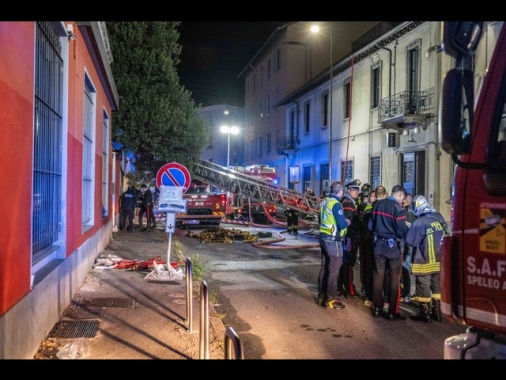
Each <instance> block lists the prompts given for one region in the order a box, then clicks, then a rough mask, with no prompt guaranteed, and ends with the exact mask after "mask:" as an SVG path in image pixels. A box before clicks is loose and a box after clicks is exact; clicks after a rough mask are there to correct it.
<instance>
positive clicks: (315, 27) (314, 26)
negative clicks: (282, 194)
mask: <svg viewBox="0 0 506 380" xmlns="http://www.w3.org/2000/svg"><path fill="white" fill-rule="evenodd" d="M311 32H312V33H319V32H320V27H319V26H318V25H313V26H312V27H311ZM326 32H327V33H328V34H329V35H330V67H329V70H330V96H329V102H330V105H329V114H330V115H329V187H330V182H331V180H332V74H333V73H332V71H333V70H332V47H333V46H332V32H330V31H326Z"/></svg>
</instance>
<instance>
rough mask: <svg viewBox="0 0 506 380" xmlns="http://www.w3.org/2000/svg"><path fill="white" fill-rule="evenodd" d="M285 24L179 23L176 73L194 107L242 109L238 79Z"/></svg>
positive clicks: (250, 22) (262, 22)
mask: <svg viewBox="0 0 506 380" xmlns="http://www.w3.org/2000/svg"><path fill="white" fill-rule="evenodd" d="M286 23H287V21H182V22H181V26H180V27H179V33H180V37H179V43H180V44H181V47H182V51H181V55H180V60H181V62H180V64H179V66H178V72H179V78H180V82H181V84H182V85H183V86H184V87H185V88H186V89H188V90H189V91H190V92H191V93H192V98H193V100H194V101H195V104H196V105H202V106H203V107H207V106H213V105H217V104H228V105H232V106H237V107H244V80H241V79H239V78H238V77H237V76H238V75H239V73H240V72H241V71H242V70H243V68H244V67H245V66H246V65H247V64H248V62H249V61H250V60H251V59H252V58H253V56H254V55H255V54H256V53H257V52H258V50H260V48H261V47H262V46H263V44H264V43H265V42H266V41H267V39H268V38H269V37H270V35H271V34H272V33H273V32H274V31H275V30H276V28H277V27H278V26H281V25H284V24H286Z"/></svg>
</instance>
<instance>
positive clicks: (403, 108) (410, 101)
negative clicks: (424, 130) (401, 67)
mask: <svg viewBox="0 0 506 380" xmlns="http://www.w3.org/2000/svg"><path fill="white" fill-rule="evenodd" d="M378 110H379V112H378V122H379V123H382V122H385V121H387V120H389V119H393V118H396V117H401V116H406V115H426V114H427V113H429V91H404V92H400V93H398V94H395V95H393V96H391V97H389V98H384V99H381V100H380V103H379V106H378Z"/></svg>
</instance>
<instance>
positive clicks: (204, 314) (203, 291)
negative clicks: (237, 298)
mask: <svg viewBox="0 0 506 380" xmlns="http://www.w3.org/2000/svg"><path fill="white" fill-rule="evenodd" d="M200 359H209V291H208V289H207V284H206V282H205V281H202V284H201V285H200Z"/></svg>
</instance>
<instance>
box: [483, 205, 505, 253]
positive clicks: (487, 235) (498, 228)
mask: <svg viewBox="0 0 506 380" xmlns="http://www.w3.org/2000/svg"><path fill="white" fill-rule="evenodd" d="M480 207H481V209H480V251H484V252H491V253H499V254H502V255H504V254H506V233H505V226H506V205H504V204H500V203H482V204H481V206H480Z"/></svg>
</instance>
